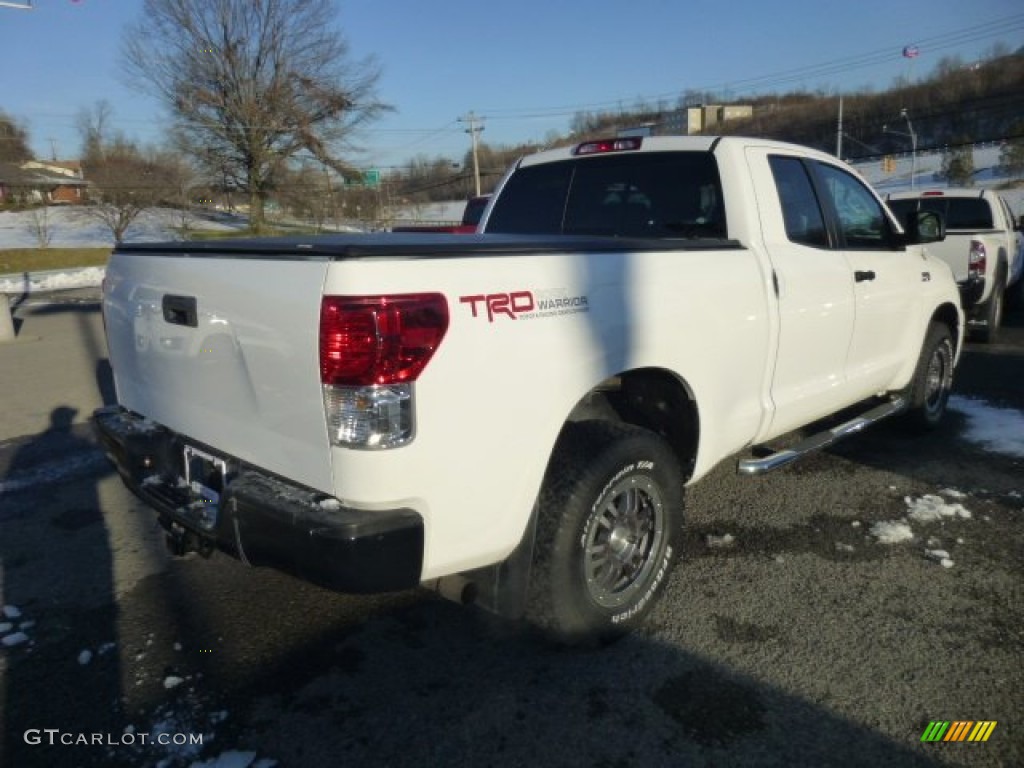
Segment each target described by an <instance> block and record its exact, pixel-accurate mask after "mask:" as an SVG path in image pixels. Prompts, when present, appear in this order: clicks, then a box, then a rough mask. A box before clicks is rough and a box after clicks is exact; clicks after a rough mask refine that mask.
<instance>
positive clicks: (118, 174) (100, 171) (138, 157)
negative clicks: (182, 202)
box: [86, 138, 175, 242]
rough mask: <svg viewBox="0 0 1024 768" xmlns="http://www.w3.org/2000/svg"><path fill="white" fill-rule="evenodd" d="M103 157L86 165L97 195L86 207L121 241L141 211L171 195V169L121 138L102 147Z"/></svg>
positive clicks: (172, 186) (172, 178)
mask: <svg viewBox="0 0 1024 768" xmlns="http://www.w3.org/2000/svg"><path fill="white" fill-rule="evenodd" d="M102 158H103V159H102V160H101V161H98V162H97V161H94V162H93V164H92V165H91V166H88V167H87V168H86V173H87V174H88V179H89V181H90V182H91V184H92V190H93V196H94V197H95V198H96V202H95V203H94V204H93V205H90V206H89V207H88V209H87V210H88V212H89V214H90V215H92V216H93V217H95V218H97V219H99V220H100V221H101V222H103V224H104V225H106V227H107V228H108V229H109V230H110V233H111V234H112V235H113V236H114V240H115V242H120V241H121V240H123V239H124V235H125V232H126V231H127V229H128V227H129V226H131V224H132V223H133V222H134V221H135V219H137V218H138V216H139V214H140V213H142V212H143V211H144V210H146V209H147V208H152V207H154V206H156V205H158V204H159V203H161V202H163V201H165V200H168V199H172V198H173V196H174V191H175V181H174V177H173V170H171V169H169V168H168V167H167V165H165V164H164V163H162V162H161V161H160V158H159V156H157V155H154V154H151V155H150V156H148V157H147V156H146V155H144V154H143V153H142V152H141V151H140V150H139V149H138V148H137V147H136V146H135V144H133V143H132V142H130V141H127V140H125V139H124V138H118V139H115V140H114V141H113V142H111V143H110V144H108V145H106V146H104V147H103V151H102Z"/></svg>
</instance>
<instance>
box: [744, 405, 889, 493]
mask: <svg viewBox="0 0 1024 768" xmlns="http://www.w3.org/2000/svg"><path fill="white" fill-rule="evenodd" d="M906 407H907V401H906V400H905V399H904V398H902V397H897V398H895V399H893V400H890V401H889V402H886V403H882V404H881V405H876V406H875V407H874V408H872V409H871V410H869V411H866V412H865V413H863V414H861V415H860V416H857V417H856V418H854V419H850V420H849V421H847V422H844V423H843V424H840V425H839V426H838V427H833V428H832V429H826V430H825V431H824V432H818V433H817V434H814V435H811V436H809V437H805V438H804V439H803V440H801V441H800V442H799V443H797V444H796V445H793V446H790V447H789V448H783V449H782V450H781V451H776V452H775V453H772V454H769V455H768V456H765V457H764V458H760V459H743V460H742V461H740V462H739V465H738V466H737V471H738V472H739V473H740V474H741V475H763V474H764V473H765V472H771V471H772V470H773V469H778V468H779V467H784V466H786V465H787V464H791V463H793V462H794V461H796V460H797V459H799V458H802V457H803V456H806V455H807V454H808V453H811V452H812V451H818V450H821V449H822V448H826V447H828V446H830V445H832V444H833V443H835V442H838V441H839V440H842V439H843V438H844V437H849V436H850V435H854V434H856V433H858V432H860V431H861V430H862V429H864V427H868V426H871V425H872V424H874V423H876V422H879V421H881V420H882V419H884V418H886V417H888V416H892V415H894V414H897V413H899V412H900V411H902V410H905V409H906Z"/></svg>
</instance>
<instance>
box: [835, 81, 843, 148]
mask: <svg viewBox="0 0 1024 768" xmlns="http://www.w3.org/2000/svg"><path fill="white" fill-rule="evenodd" d="M836 157H837V158H839V159H840V160H842V159H843V95H842V94H839V126H838V127H837V128H836Z"/></svg>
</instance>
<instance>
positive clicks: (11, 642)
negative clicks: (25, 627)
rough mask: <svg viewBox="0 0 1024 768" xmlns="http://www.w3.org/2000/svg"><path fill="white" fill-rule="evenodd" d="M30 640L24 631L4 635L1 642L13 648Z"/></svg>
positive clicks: (0, 639)
mask: <svg viewBox="0 0 1024 768" xmlns="http://www.w3.org/2000/svg"><path fill="white" fill-rule="evenodd" d="M26 642H28V635H26V634H25V633H24V632H13V633H11V634H9V635H4V637H3V638H0V643H3V644H4V645H5V646H7V647H8V648H13V647H14V646H16V645H21V644H22V643H26Z"/></svg>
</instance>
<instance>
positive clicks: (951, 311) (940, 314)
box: [925, 302, 963, 356]
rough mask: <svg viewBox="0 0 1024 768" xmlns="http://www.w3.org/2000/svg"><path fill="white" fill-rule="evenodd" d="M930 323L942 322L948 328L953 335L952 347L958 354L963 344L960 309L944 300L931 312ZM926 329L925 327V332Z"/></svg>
mask: <svg viewBox="0 0 1024 768" xmlns="http://www.w3.org/2000/svg"><path fill="white" fill-rule="evenodd" d="M931 323H943V324H945V325H946V326H947V327H948V328H949V332H950V334H951V335H952V336H953V348H954V351H955V352H956V354H957V355H958V356H959V354H960V347H961V346H962V344H963V328H962V327H961V320H960V311H959V310H958V309H957V308H956V307H955V306H954V305H953V304H951V303H949V302H946V303H945V304H942V305H940V306H938V307H937V308H936V309H935V311H934V312H933V313H932V317H931V320H930V322H929V325H930V324H931ZM927 332H928V329H927V327H926V328H925V333H926V334H927Z"/></svg>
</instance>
